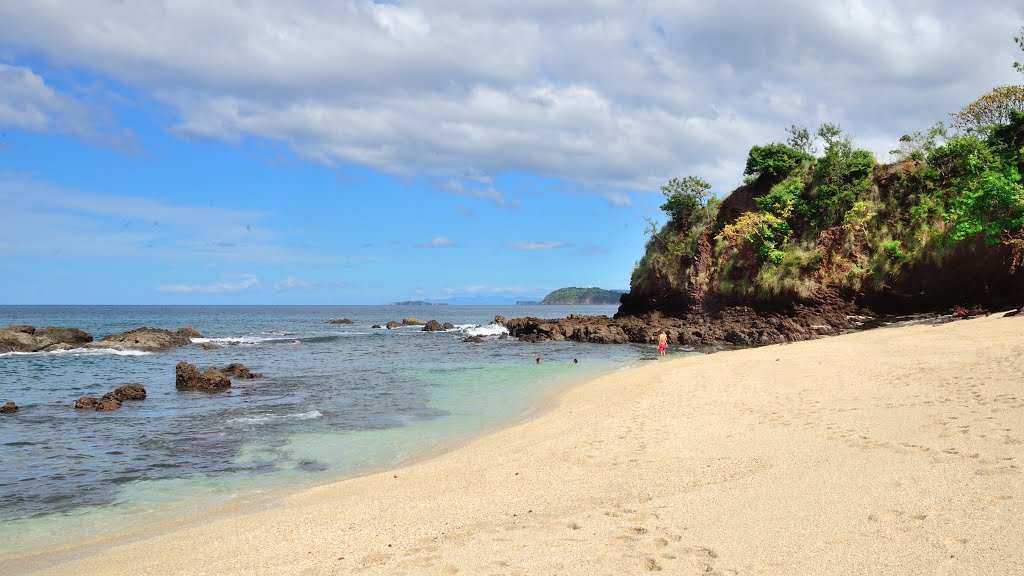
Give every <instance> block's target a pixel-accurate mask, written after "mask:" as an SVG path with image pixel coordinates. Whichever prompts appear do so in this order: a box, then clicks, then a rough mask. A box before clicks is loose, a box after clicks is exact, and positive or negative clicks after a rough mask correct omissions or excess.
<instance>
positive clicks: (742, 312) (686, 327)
mask: <svg viewBox="0 0 1024 576" xmlns="http://www.w3.org/2000/svg"><path fill="white" fill-rule="evenodd" d="M873 317H874V314H873V313H871V312H870V311H867V310H864V309H862V308H859V307H857V306H855V305H853V304H851V303H848V302H843V301H841V300H840V301H836V302H833V303H831V304H830V305H827V306H826V305H822V306H805V305H794V306H793V307H791V308H789V309H782V310H776V311H773V312H765V311H760V310H754V309H751V308H746V307H740V306H736V307H730V308H725V309H723V310H721V311H719V312H716V313H691V314H687V315H685V316H684V317H682V318H668V317H664V316H661V315H660V314H657V313H653V314H646V315H643V316H623V317H615V318H609V317H607V316H583V315H571V316H569V317H568V318H559V319H549V320H545V319H539V318H513V319H512V320H509V321H508V325H507V327H508V329H509V333H510V334H511V335H512V336H516V337H518V338H519V339H520V340H522V341H526V342H537V341H543V340H554V341H558V340H575V341H579V342H595V343H602V344H618V343H625V342H635V343H641V344H648V343H654V342H657V339H658V334H659V333H661V332H665V334H666V335H667V336H668V340H669V342H670V343H672V344H678V345H683V346H692V347H695V348H702V349H706V348H716V347H729V346H763V345H766V344H780V343H783V342H793V341H797V340H809V339H813V338H819V337H821V336H827V335H833V334H840V333H843V332H847V331H850V330H855V329H858V328H861V327H863V326H865V323H866V322H868V321H870V320H871V319H872V318H873Z"/></svg>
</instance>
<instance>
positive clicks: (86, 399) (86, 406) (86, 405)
mask: <svg viewBox="0 0 1024 576" xmlns="http://www.w3.org/2000/svg"><path fill="white" fill-rule="evenodd" d="M99 401H100V399H99V398H93V397H92V396H82V397H81V398H79V399H78V400H75V410H93V409H95V408H96V404H98V403H99Z"/></svg>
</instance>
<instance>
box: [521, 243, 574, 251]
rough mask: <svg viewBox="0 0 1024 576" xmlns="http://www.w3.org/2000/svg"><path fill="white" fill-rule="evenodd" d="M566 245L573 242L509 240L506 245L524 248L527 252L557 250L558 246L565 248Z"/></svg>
mask: <svg viewBox="0 0 1024 576" xmlns="http://www.w3.org/2000/svg"><path fill="white" fill-rule="evenodd" d="M566 246H572V244H570V243H568V242H509V243H508V244H506V245H505V247H507V248H512V249H513V250H523V251H526V252H535V251H537V250H555V249H558V248H565V247H566Z"/></svg>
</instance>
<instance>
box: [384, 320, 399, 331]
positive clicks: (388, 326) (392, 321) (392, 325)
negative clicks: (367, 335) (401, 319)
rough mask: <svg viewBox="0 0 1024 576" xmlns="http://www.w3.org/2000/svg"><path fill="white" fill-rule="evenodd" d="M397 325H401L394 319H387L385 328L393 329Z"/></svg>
mask: <svg viewBox="0 0 1024 576" xmlns="http://www.w3.org/2000/svg"><path fill="white" fill-rule="evenodd" d="M399 326H401V324H399V323H398V322H395V321H394V320H388V323H387V329H388V330H393V329H395V328H398V327H399Z"/></svg>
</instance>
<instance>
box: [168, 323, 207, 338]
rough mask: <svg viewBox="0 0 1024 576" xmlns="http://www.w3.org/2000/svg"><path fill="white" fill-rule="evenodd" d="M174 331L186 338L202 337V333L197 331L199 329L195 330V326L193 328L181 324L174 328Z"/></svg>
mask: <svg viewBox="0 0 1024 576" xmlns="http://www.w3.org/2000/svg"><path fill="white" fill-rule="evenodd" d="M175 332H177V333H178V334H181V335H182V336H185V337H187V338H202V337H203V335H202V334H200V333H199V330H196V329H195V328H193V327H191V326H182V327H181V328H178V329H177V330H175Z"/></svg>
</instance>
